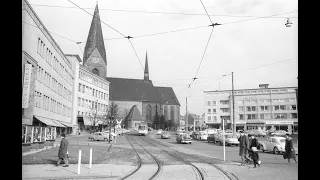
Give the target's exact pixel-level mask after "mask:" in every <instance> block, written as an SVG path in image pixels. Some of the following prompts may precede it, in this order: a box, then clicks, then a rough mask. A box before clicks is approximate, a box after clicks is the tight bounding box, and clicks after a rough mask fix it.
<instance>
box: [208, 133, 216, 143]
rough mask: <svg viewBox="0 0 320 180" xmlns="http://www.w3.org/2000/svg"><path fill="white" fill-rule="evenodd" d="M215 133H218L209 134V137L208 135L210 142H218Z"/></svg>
mask: <svg viewBox="0 0 320 180" xmlns="http://www.w3.org/2000/svg"><path fill="white" fill-rule="evenodd" d="M215 134H217V133H214V134H209V135H208V137H207V141H208V142H210V141H212V142H214V143H215V142H216V140H215Z"/></svg>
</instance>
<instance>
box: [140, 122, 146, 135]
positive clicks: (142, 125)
mask: <svg viewBox="0 0 320 180" xmlns="http://www.w3.org/2000/svg"><path fill="white" fill-rule="evenodd" d="M138 133H139V135H144V136H146V135H147V134H148V124H146V123H140V124H139V127H138Z"/></svg>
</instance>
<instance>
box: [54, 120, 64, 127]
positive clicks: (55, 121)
mask: <svg viewBox="0 0 320 180" xmlns="http://www.w3.org/2000/svg"><path fill="white" fill-rule="evenodd" d="M53 122H54V123H56V126H57V127H66V126H65V125H63V124H61V123H60V122H59V121H57V120H53Z"/></svg>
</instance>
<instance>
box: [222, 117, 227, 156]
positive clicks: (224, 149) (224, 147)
mask: <svg viewBox="0 0 320 180" xmlns="http://www.w3.org/2000/svg"><path fill="white" fill-rule="evenodd" d="M222 136H223V161H226V146H225V139H224V119H222Z"/></svg>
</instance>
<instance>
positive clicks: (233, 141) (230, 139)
mask: <svg viewBox="0 0 320 180" xmlns="http://www.w3.org/2000/svg"><path fill="white" fill-rule="evenodd" d="M222 137H223V136H221V138H220V139H219V143H220V145H221V146H222V145H223V138H222ZM225 145H227V146H231V145H236V146H238V145H239V141H238V138H237V137H236V136H233V134H225Z"/></svg>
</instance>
